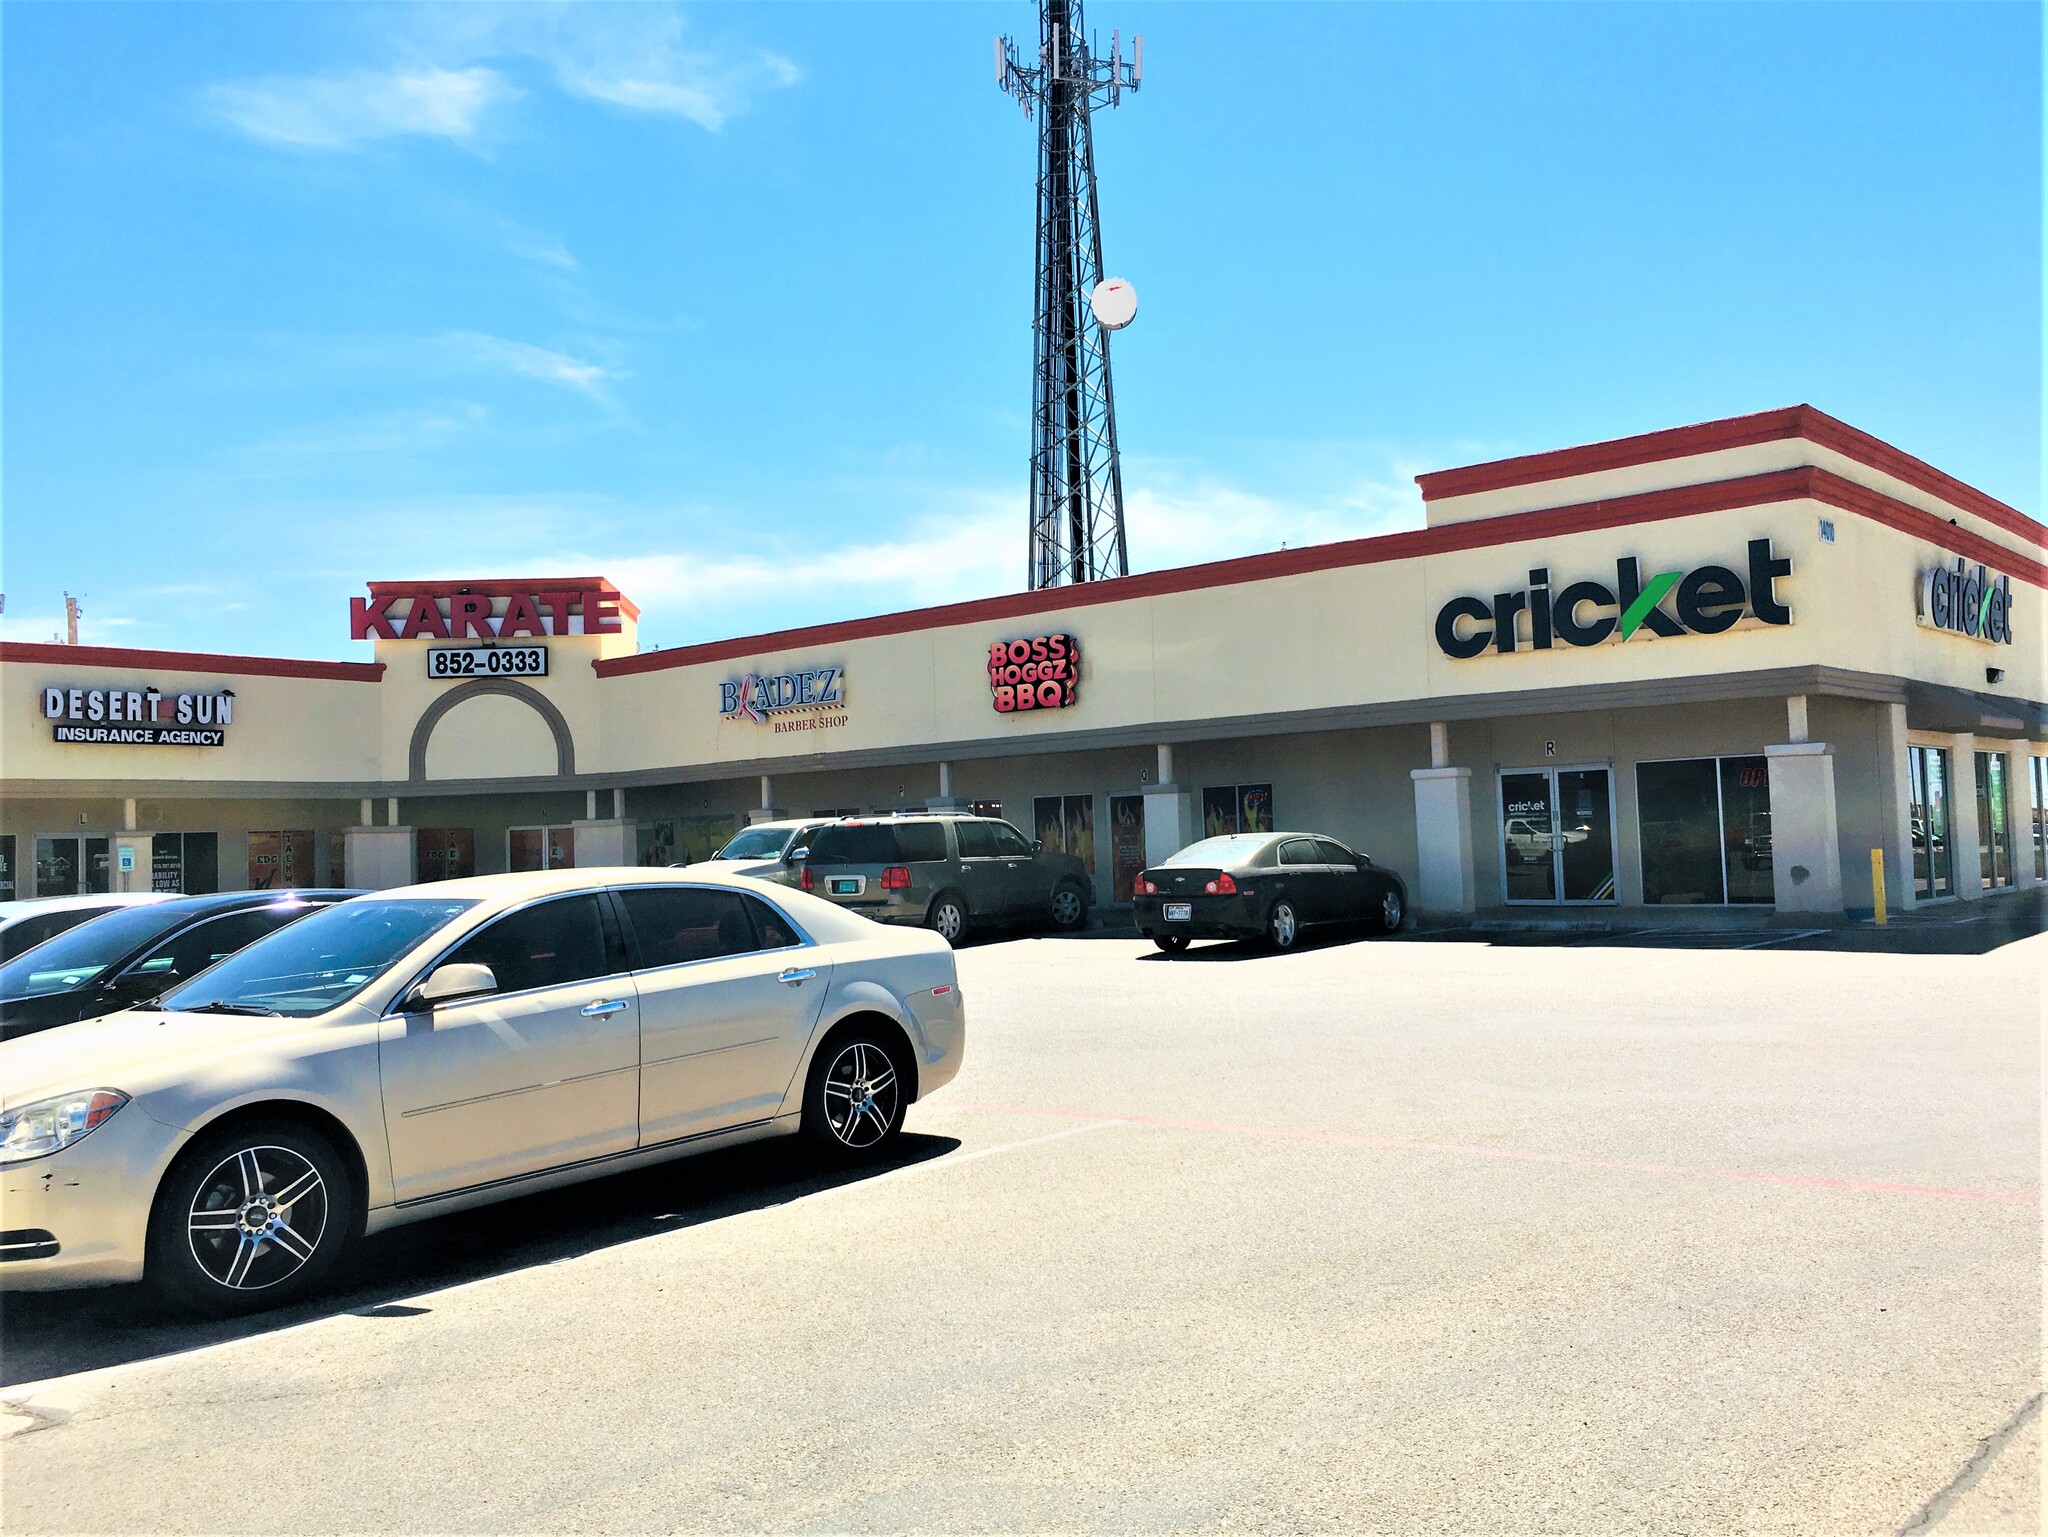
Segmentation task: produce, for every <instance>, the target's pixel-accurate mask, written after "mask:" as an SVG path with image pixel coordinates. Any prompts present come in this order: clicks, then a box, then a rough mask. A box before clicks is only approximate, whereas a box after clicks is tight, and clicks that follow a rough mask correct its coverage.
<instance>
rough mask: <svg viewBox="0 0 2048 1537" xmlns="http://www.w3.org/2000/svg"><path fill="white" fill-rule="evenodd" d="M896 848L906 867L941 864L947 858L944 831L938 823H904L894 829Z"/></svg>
mask: <svg viewBox="0 0 2048 1537" xmlns="http://www.w3.org/2000/svg"><path fill="white" fill-rule="evenodd" d="M896 846H897V847H898V848H899V849H901V850H902V851H903V862H904V863H905V864H907V865H932V864H942V863H944V862H945V860H946V858H947V852H946V829H945V826H944V825H943V824H942V823H939V822H905V823H904V824H903V825H902V826H900V827H898V828H897V829H896Z"/></svg>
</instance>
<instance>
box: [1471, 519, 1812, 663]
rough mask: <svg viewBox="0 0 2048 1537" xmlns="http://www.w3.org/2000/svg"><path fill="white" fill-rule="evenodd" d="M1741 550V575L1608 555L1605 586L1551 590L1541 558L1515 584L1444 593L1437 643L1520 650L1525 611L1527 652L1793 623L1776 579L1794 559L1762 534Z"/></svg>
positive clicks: (1726, 569)
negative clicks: (1461, 594)
mask: <svg viewBox="0 0 2048 1537" xmlns="http://www.w3.org/2000/svg"><path fill="white" fill-rule="evenodd" d="M1748 556H1749V559H1748V562H1747V565H1748V579H1747V580H1746V581H1745V580H1744V573H1743V572H1741V571H1737V570H1735V569H1734V568H1733V567H1730V566H1714V565H1708V566H1699V567H1697V568H1695V569H1694V570H1691V571H1685V570H1682V569H1681V570H1677V571H1660V572H1658V573H1657V574H1656V575H1654V576H1651V577H1649V578H1647V579H1645V578H1644V576H1643V571H1642V563H1641V562H1640V561H1638V560H1637V559H1636V557H1635V556H1633V555H1625V556H1623V557H1622V558H1621V559H1619V560H1617V561H1616V562H1615V563H1614V585H1613V586H1612V587H1609V586H1608V585H1607V584H1606V583H1605V582H1598V581H1590V580H1587V581H1575V582H1570V583H1567V584H1565V585H1563V586H1558V587H1555V588H1553V586H1552V584H1551V580H1550V572H1549V570H1548V568H1546V567H1542V566H1539V567H1537V568H1536V569H1534V570H1532V571H1531V572H1530V573H1529V585H1528V586H1527V587H1525V588H1522V589H1520V590H1518V591H1514V592H1497V593H1495V594H1493V596H1492V597H1491V598H1476V597H1474V598H1453V599H1451V601H1450V602H1448V603H1446V604H1445V605H1444V606H1443V607H1442V608H1441V609H1440V610H1438V611H1437V616H1436V643H1437V646H1438V648H1439V649H1440V650H1441V651H1442V652H1443V654H1444V655H1445V656H1448V657H1455V658H1457V659H1459V660H1461V661H1462V660H1467V659H1469V658H1471V657H1475V656H1478V655H1480V654H1481V653H1482V652H1484V651H1486V650H1488V649H1489V648H1491V649H1492V650H1494V651H1501V652H1508V651H1516V650H1520V649H1521V642H1522V639H1523V633H1524V632H1523V625H1522V622H1521V621H1522V618H1523V616H1524V615H1526V616H1527V618H1528V625H1527V640H1528V649H1530V650H1532V651H1548V650H1550V649H1551V648H1552V647H1553V646H1556V645H1559V644H1563V645H1567V646H1598V645H1603V644H1605V643H1607V642H1609V641H1613V642H1617V643H1619V642H1624V641H1628V640H1631V639H1633V638H1634V637H1635V636H1637V635H1641V634H1648V635H1662V636H1667V637H1668V636H1678V635H1719V634H1720V633H1721V632H1722V631H1724V630H1732V629H1733V628H1734V627H1735V626H1736V625H1737V624H1738V623H1740V622H1742V621H1743V620H1745V619H1749V620H1754V621H1755V622H1756V623H1758V624H1790V623H1791V622H1792V610H1791V609H1790V608H1789V607H1787V606H1786V605H1785V604H1784V603H1783V602H1782V601H1780V599H1779V597H1778V590H1777V583H1778V579H1779V578H1780V577H1786V576H1790V575H1791V574H1792V562H1791V561H1790V560H1787V559H1783V558H1781V557H1779V556H1778V555H1776V554H1774V553H1773V552H1772V550H1771V541H1770V540H1768V539H1752V540H1750V541H1749V550H1748ZM1667 600H1668V601H1669V602H1670V605H1671V606H1670V607H1669V608H1668V609H1667V608H1666V607H1665V606H1664V605H1665V603H1666V602H1667Z"/></svg>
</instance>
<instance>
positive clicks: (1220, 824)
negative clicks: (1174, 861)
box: [1202, 784, 1273, 838]
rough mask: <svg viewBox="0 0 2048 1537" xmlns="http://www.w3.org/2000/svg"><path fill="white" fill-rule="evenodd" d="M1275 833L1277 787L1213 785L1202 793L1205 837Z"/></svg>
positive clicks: (1265, 785) (1203, 833)
mask: <svg viewBox="0 0 2048 1537" xmlns="http://www.w3.org/2000/svg"><path fill="white" fill-rule="evenodd" d="M1272 830H1273V787H1272V786H1271V785H1269V784H1263V785H1210V786H1208V787H1207V788H1206V789H1204V790H1203V791H1202V836H1203V837H1205V838H1221V837H1226V836H1228V835H1229V834H1231V833H1269V832H1271V831H1272Z"/></svg>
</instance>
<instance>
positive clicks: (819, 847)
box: [811, 822, 903, 866]
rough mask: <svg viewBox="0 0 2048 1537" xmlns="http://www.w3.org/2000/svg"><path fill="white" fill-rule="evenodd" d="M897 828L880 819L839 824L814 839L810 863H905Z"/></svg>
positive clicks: (823, 831)
mask: <svg viewBox="0 0 2048 1537" xmlns="http://www.w3.org/2000/svg"><path fill="white" fill-rule="evenodd" d="M896 831H897V830H896V829H895V828H893V827H885V826H883V825H882V824H881V823H879V822H862V823H856V824H852V825H848V824H844V823H841V824H837V825H834V826H832V827H827V828H823V829H821V830H820V831H819V833H818V836H817V837H815V838H813V839H812V840H811V864H812V865H813V866H816V865H893V864H900V863H902V857H903V856H902V854H901V852H900V851H899V849H898V847H897V842H896Z"/></svg>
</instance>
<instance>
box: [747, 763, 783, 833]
mask: <svg viewBox="0 0 2048 1537" xmlns="http://www.w3.org/2000/svg"><path fill="white" fill-rule="evenodd" d="M788 820H789V813H788V812H787V811H783V810H781V809H779V808H778V807H777V806H776V804H775V776H774V775H772V774H763V775H762V776H761V804H760V805H758V806H756V807H755V808H754V809H753V810H752V811H749V812H748V813H747V825H748V826H749V827H751V826H753V825H754V824H755V823H756V822H785V821H788Z"/></svg>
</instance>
